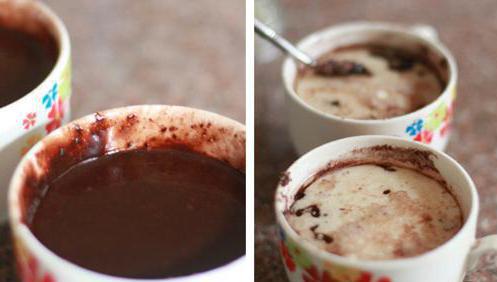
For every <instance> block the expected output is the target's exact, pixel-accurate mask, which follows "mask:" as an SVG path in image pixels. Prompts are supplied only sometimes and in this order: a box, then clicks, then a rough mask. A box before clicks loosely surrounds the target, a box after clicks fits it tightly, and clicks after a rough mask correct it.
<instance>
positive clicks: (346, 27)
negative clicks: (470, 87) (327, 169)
mask: <svg viewBox="0 0 497 282" xmlns="http://www.w3.org/2000/svg"><path fill="white" fill-rule="evenodd" d="M413 26H415V25H413ZM339 31H341V32H347V33H357V32H359V31H380V32H381V31H383V32H394V33H396V34H403V35H407V36H409V37H412V38H415V39H416V40H419V41H421V42H423V43H424V44H425V45H427V46H429V47H430V48H431V49H432V50H436V51H438V52H439V53H440V54H441V55H442V56H443V57H444V58H445V59H446V60H447V63H448V66H449V68H448V70H449V79H448V81H447V84H446V85H445V88H444V89H443V91H442V92H441V93H440V94H439V95H438V97H437V98H436V99H435V100H433V101H431V102H430V103H428V104H426V105H424V106H423V107H421V108H419V109H417V110H415V111H412V112H409V113H406V114H403V115H399V116H394V117H390V118H385V119H354V118H348V117H340V116H337V115H333V114H329V113H324V112H322V111H319V110H318V109H315V108H314V107H312V106H310V105H308V104H307V103H306V102H305V101H303V99H302V98H300V96H299V95H298V94H297V92H296V91H295V88H294V82H295V79H296V75H295V76H292V77H290V76H289V75H287V72H288V70H289V69H291V68H295V69H296V68H297V63H296V62H295V60H293V59H292V58H291V57H290V56H287V57H286V58H285V60H284V61H283V64H282V67H281V77H282V80H283V84H284V87H285V90H286V91H285V93H286V95H287V96H289V97H290V98H291V99H292V100H294V101H295V102H296V103H297V104H299V105H300V106H301V107H302V108H304V109H305V110H307V111H309V112H311V113H313V114H315V115H317V116H319V117H322V118H324V119H327V120H332V121H336V122H343V123H350V124H356V125H383V124H388V123H394V122H398V121H402V120H406V119H412V118H416V117H418V116H419V115H420V114H421V113H423V112H425V111H428V110H429V111H432V110H434V109H435V108H436V106H437V105H438V104H439V103H440V102H441V101H442V100H443V99H445V97H446V96H447V95H451V92H453V91H455V86H456V83H457V76H458V68H457V63H456V60H455V59H454V56H453V55H452V53H451V52H450V51H449V49H448V48H447V47H446V46H445V45H444V44H443V43H442V42H441V41H440V40H438V39H436V40H435V39H427V38H426V37H425V36H421V35H419V34H418V33H416V32H414V31H413V30H410V29H409V26H408V25H401V24H396V23H392V22H373V21H352V22H347V23H343V24H336V25H332V26H328V27H325V28H323V29H320V30H317V31H314V32H312V33H310V34H308V35H306V36H305V37H304V38H302V39H300V40H299V41H298V43H297V44H296V45H297V47H299V48H302V47H305V46H306V45H310V44H312V43H313V42H314V41H316V40H318V39H321V38H326V37H328V36H329V33H333V32H339ZM334 36H336V35H334Z"/></svg>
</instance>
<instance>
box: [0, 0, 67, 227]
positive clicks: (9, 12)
mask: <svg viewBox="0 0 497 282" xmlns="http://www.w3.org/2000/svg"><path fill="white" fill-rule="evenodd" d="M0 19H1V20H2V21H4V20H7V19H8V20H9V22H12V24H13V25H22V26H27V28H30V27H31V26H36V27H39V26H40V25H41V26H43V28H44V29H46V30H48V32H49V34H50V35H51V36H53V38H54V39H55V41H56V43H57V47H58V56H57V60H56V62H55V65H54V67H53V68H52V70H51V71H50V73H49V74H48V76H47V77H46V78H45V79H44V80H43V81H42V82H41V84H39V85H38V86H37V87H36V88H35V89H33V90H32V91H31V92H29V93H25V95H24V96H23V97H20V99H18V100H17V101H14V102H13V103H11V104H8V105H6V106H4V107H0V120H1V121H2V122H0V137H1V138H0V158H1V159H2V161H1V162H0V221H3V220H6V219H7V207H6V203H7V187H8V181H9V179H10V176H11V175H12V172H13V171H14V168H15V166H16V165H17V163H18V162H19V160H20V159H21V157H22V156H23V155H24V154H25V153H26V152H27V151H28V150H29V149H30V148H31V146H33V145H34V144H35V143H36V142H37V141H38V140H40V139H41V138H42V137H44V136H45V135H47V134H48V133H50V132H51V131H53V130H54V129H56V128H58V127H59V126H60V125H61V124H63V123H65V122H67V121H68V120H69V115H70V112H69V111H70V105H69V99H70V96H71V55H70V42H69V35H68V33H67V30H66V28H65V26H64V24H63V23H62V21H61V20H60V19H59V18H58V17H57V15H55V13H54V12H53V11H51V10H50V9H49V8H48V7H47V6H46V5H44V4H43V3H41V2H39V1H23V0H0Z"/></svg>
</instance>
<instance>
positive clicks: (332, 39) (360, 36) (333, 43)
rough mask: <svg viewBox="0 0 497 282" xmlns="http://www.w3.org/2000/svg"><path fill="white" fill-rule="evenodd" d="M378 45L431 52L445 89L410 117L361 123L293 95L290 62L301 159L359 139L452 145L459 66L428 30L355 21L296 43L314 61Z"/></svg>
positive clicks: (290, 108)
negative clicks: (349, 47)
mask: <svg viewBox="0 0 497 282" xmlns="http://www.w3.org/2000/svg"><path fill="white" fill-rule="evenodd" d="M370 41H373V42H377V43H383V44H385V45H392V46H397V47H402V46H411V47H412V46H416V44H417V45H419V44H422V45H423V46H426V47H428V50H429V52H428V54H429V55H428V57H429V59H430V60H431V61H432V62H434V63H435V66H438V67H440V68H447V71H446V73H448V78H447V85H446V87H445V90H444V91H443V93H441V95H440V96H439V97H438V98H437V99H436V100H435V101H433V102H432V103H430V104H428V105H426V106H425V107H423V108H421V109H419V110H416V111H414V112H412V113H409V114H406V115H402V116H398V117H393V118H389V119H381V120H357V119H350V118H342V117H338V116H334V115H331V114H325V113H322V112H320V111H318V110H316V109H314V108H313V107H311V106H309V105H308V104H306V103H305V102H304V101H303V100H302V99H301V98H300V97H299V96H298V95H297V93H296V92H295V89H294V85H295V79H296V77H297V67H298V65H297V64H296V62H295V61H294V60H292V59H290V58H287V59H286V60H285V62H284V63H283V68H282V75H283V83H284V85H285V89H286V91H285V92H286V101H287V103H286V104H287V112H288V126H289V130H290V136H291V139H292V141H293V144H294V146H295V148H296V150H297V152H298V153H299V154H303V153H305V152H307V151H308V150H310V149H312V148H314V147H316V146H319V145H321V144H324V143H326V142H329V141H332V140H336V139H340V138H345V137H350V136H357V135H369V134H374V135H392V136H399V137H403V138H406V139H411V140H416V141H420V142H422V143H425V144H430V145H431V146H432V147H434V148H436V149H439V150H443V149H444V148H445V146H446V145H447V142H448V135H449V134H448V133H449V129H450V123H451V120H452V114H453V108H454V100H455V97H456V81H457V66H456V62H455V60H454V58H453V57H452V55H451V53H450V52H449V50H448V49H447V48H446V47H445V46H444V45H443V44H442V43H441V42H440V41H439V40H438V38H437V33H436V31H434V29H433V28H430V27H428V26H413V27H403V26H399V25H394V24H387V23H371V22H357V23H350V24H343V25H337V26H332V27H330V28H327V29H324V30H322V31H318V32H315V33H313V34H311V35H309V36H307V37H306V38H304V39H303V40H302V41H300V42H299V43H298V46H299V47H300V48H302V50H304V51H306V52H307V53H309V54H310V55H312V56H313V57H318V56H319V55H320V54H323V53H324V52H326V51H329V50H331V49H334V48H336V47H338V46H344V45H350V44H357V43H365V42H370Z"/></svg>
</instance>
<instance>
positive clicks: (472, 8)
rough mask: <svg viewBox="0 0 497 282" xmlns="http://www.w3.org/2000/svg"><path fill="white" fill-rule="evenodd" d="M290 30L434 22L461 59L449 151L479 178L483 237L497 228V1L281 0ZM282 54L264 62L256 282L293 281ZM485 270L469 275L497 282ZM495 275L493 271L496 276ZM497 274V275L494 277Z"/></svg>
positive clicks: (258, 87)
mask: <svg viewBox="0 0 497 282" xmlns="http://www.w3.org/2000/svg"><path fill="white" fill-rule="evenodd" d="M280 3H281V7H282V9H281V14H282V15H283V22H284V26H285V32H284V34H285V35H286V36H287V37H288V38H289V39H291V40H292V41H297V40H298V39H300V38H302V37H303V36H305V35H307V34H309V33H311V32H313V31H316V30H318V29H321V28H324V27H327V26H330V25H333V24H336V23H341V22H346V21H352V20H377V21H395V22H401V23H406V24H414V23H426V24H430V25H433V26H434V27H435V28H436V29H437V30H438V31H439V34H440V37H441V39H442V41H443V42H444V43H445V44H446V45H447V46H448V47H449V49H451V50H452V51H453V53H454V56H455V57H456V59H457V61H458V65H459V87H458V90H459V91H458V93H459V96H458V101H457V106H456V113H455V123H454V131H453V134H452V137H451V141H450V143H449V146H448V148H447V152H448V153H449V154H450V155H451V156H453V157H454V158H455V159H456V160H458V161H459V162H460V163H461V164H462V165H463V166H464V167H465V168H466V169H467V171H468V172H469V173H470V175H471V176H472V177H473V179H474V181H475V183H476V185H477V188H478V190H479V193H480V219H479V223H478V236H484V235H487V234H491V233H496V232H497V173H495V168H496V167H497V110H496V109H497V99H496V98H495V88H496V87H497V84H496V82H495V77H497V49H496V46H497V21H495V18H496V17H497V3H496V2H495V1H492V0H481V1H464V0H457V1H453V0H443V1H442V0H440V1H431V0H418V1H386V0H382V1H373V0H367V1H358V0H354V1H327V0H315V1H299V0H281V1H280ZM281 62H282V58H281V56H280V57H279V58H278V59H277V60H275V61H273V62H271V63H258V64H256V67H255V69H256V74H255V99H256V102H255V108H256V110H255V111H256V113H255V117H256V122H255V124H256V137H255V148H256V163H255V167H256V169H255V183H256V185H255V187H256V189H255V190H256V191H255V216H256V231H255V241H256V247H255V262H256V267H255V269H256V271H255V277H256V281H261V282H263V281H267V282H269V281H286V277H285V274H284V270H283V266H282V264H281V263H280V258H279V254H278V248H277V245H276V239H277V234H276V227H275V224H274V217H273V207H272V204H273V192H274V188H275V187H276V183H277V180H278V177H279V173H280V172H282V171H283V170H285V169H286V168H287V167H288V166H289V165H290V164H291V162H293V161H294V160H295V159H296V158H297V155H296V153H295V152H294V150H293V148H292V145H291V143H290V142H289V135H288V132H287V127H286V121H285V109H284V103H283V102H284V93H283V87H282V84H281V78H280V67H281ZM495 267H496V266H495V264H494V265H493V271H492V269H490V268H491V267H489V269H485V268H481V269H480V271H479V272H478V273H473V274H472V275H470V277H467V279H466V280H465V281H467V282H469V281H473V282H476V281H497V274H496V273H497V271H496V270H495ZM492 273H493V274H492ZM492 275H493V276H492Z"/></svg>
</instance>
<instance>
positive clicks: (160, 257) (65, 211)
mask: <svg viewBox="0 0 497 282" xmlns="http://www.w3.org/2000/svg"><path fill="white" fill-rule="evenodd" d="M28 221H29V225H30V228H31V230H32V231H33V233H34V235H35V236H36V237H37V238H38V239H39V240H40V241H41V242H42V243H43V244H44V245H45V246H46V247H48V248H49V249H50V250H52V251H53V252H55V253H56V254H58V255H60V256H61V257H63V258H65V259H67V260H69V261H71V262H73V263H76V264H78V265H80V266H82V267H85V268H88V269H91V270H94V271H97V272H100V273H105V274H110V275H114V276H120V277H129V278H165V277H174V276H183V275H188V274H193V273H198V272H201V271H206V270H209V269H213V268H216V267H219V266H221V265H224V264H226V263H228V262H230V261H233V260H234V259H236V258H238V257H240V256H242V255H243V254H244V253H245V175H244V174H243V173H241V172H239V171H238V170H236V169H234V168H232V167H231V166H229V165H227V164H225V163H223V162H221V161H218V160H215V159H212V158H210V157H206V156H204V155H200V154H197V153H193V152H190V151H184V150H176V149H164V150H151V151H145V150H135V151H127V152H118V153H114V154H110V155H105V156H103V157H99V158H95V159H90V160H87V161H84V162H82V163H79V164H77V165H75V166H73V167H71V168H70V169H69V170H67V171H66V172H65V173H63V174H62V175H60V176H59V177H58V178H56V179H55V180H54V181H52V182H51V183H48V185H47V187H46V194H45V195H44V196H43V198H42V199H40V203H39V205H38V207H36V209H35V212H34V214H33V216H32V218H31V219H30V220H28Z"/></svg>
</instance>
